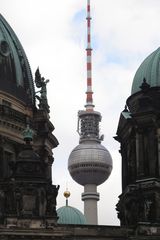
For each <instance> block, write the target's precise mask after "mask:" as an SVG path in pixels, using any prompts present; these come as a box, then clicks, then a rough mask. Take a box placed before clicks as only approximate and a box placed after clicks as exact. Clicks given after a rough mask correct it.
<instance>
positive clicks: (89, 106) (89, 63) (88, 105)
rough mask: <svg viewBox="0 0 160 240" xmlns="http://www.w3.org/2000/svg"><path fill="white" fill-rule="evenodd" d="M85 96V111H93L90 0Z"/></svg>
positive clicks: (88, 5) (88, 6) (89, 8)
mask: <svg viewBox="0 0 160 240" xmlns="http://www.w3.org/2000/svg"><path fill="white" fill-rule="evenodd" d="M86 19H87V48H86V52H87V92H86V94H87V97H86V105H85V107H86V111H93V108H94V105H93V98H92V95H93V92H92V48H91V5H90V0H87V18H86Z"/></svg>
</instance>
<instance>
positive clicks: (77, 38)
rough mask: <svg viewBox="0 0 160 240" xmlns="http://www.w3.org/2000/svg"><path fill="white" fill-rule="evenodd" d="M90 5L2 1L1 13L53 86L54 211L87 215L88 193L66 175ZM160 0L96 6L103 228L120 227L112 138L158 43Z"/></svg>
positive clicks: (80, 103) (82, 85)
mask: <svg viewBox="0 0 160 240" xmlns="http://www.w3.org/2000/svg"><path fill="white" fill-rule="evenodd" d="M86 3H87V0H61V1H60V0H59V1H57V0H0V9H1V14H2V15H3V16H4V17H5V19H6V20H7V21H8V23H9V24H10V25H11V27H12V28H13V29H14V31H15V32H16V34H17V36H18V38H19V40H20V41H21V43H22V45H23V47H24V49H25V52H26V54H27V57H28V60H29V63H30V66H31V70H32V73H33V76H34V73H35V71H36V69H37V67H38V66H39V68H40V72H41V74H42V76H44V77H45V78H47V79H50V82H49V83H48V86H47V87H48V102H49V105H50V110H51V112H50V120H51V121H52V123H53V124H54V126H55V130H54V132H53V133H54V135H55V136H56V137H57V139H58V141H59V146H58V147H57V148H56V149H54V150H53V154H54V158H55V161H54V164H53V184H56V185H57V184H59V185H60V190H59V195H58V199H57V207H58V208H59V207H61V206H63V205H65V199H64V197H63V192H64V191H65V190H66V188H68V190H69V191H70V192H71V196H70V199H69V205H71V206H74V207H76V208H78V209H80V210H81V211H82V212H83V202H82V201H81V193H82V192H83V187H82V186H80V185H78V184H77V183H75V182H74V181H73V180H72V178H71V176H70V175H69V173H68V170H67V161H68V157H69V154H70V153H71V151H72V150H73V148H74V147H76V146H77V145H78V144H79V136H78V134H77V132H76V129H77V112H78V110H83V109H84V105H85V99H86V96H85V92H86V51H85V49H86ZM159 11H160V1H159V0H141V1H140V0H91V14H92V31H91V32H92V48H93V51H92V54H93V58H92V61H93V64H92V65H93V73H92V76H93V91H94V95H93V99H94V104H95V106H96V107H95V110H97V111H99V112H101V114H102V122H101V133H102V134H104V137H105V138H104V141H103V142H102V144H103V145H104V146H105V147H106V148H107V149H108V150H109V151H110V153H111V155H112V159H113V171H112V173H111V176H110V177H109V179H108V180H107V181H106V182H105V183H104V184H102V185H100V186H99V187H98V192H99V193H100V201H99V202H98V211H99V213H98V215H99V224H101V225H118V224H119V221H118V219H117V214H116V210H115V208H116V204H117V202H118V196H119V195H120V194H121V156H120V153H119V148H120V146H119V143H118V142H116V141H115V140H114V138H113V137H114V136H115V135H116V131H117V125H118V121H119V116H120V113H121V111H122V110H123V109H124V106H125V102H126V99H127V98H128V97H129V96H130V94H131V86H132V81H133V78H134V75H135V72H136V70H137V68H138V67H139V65H140V64H141V62H142V61H143V60H144V59H145V58H146V57H147V56H148V55H149V54H150V53H151V52H153V51H154V50H156V49H157V48H158V47H159V45H160V31H159V22H160V14H159Z"/></svg>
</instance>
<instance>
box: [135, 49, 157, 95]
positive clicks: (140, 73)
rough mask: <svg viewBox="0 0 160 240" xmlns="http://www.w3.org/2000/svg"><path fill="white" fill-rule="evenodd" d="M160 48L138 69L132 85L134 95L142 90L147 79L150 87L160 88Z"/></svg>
mask: <svg viewBox="0 0 160 240" xmlns="http://www.w3.org/2000/svg"><path fill="white" fill-rule="evenodd" d="M159 66H160V48H158V49H157V50H156V51H154V52H153V53H151V54H150V55H149V56H148V57H147V58H146V59H145V60H144V61H143V62H142V64H141V65H140V67H139V68H138V70H137V72H136V74H135V77H134V79H133V83H132V92H131V93H132V94H134V93H136V92H139V91H140V90H141V88H140V86H141V85H142V83H143V80H144V79H145V80H146V82H147V83H148V84H149V85H150V87H159V86H160V67H159Z"/></svg>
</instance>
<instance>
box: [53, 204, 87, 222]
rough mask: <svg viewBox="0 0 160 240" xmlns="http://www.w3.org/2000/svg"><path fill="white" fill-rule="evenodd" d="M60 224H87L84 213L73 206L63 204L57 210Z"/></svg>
mask: <svg viewBox="0 0 160 240" xmlns="http://www.w3.org/2000/svg"><path fill="white" fill-rule="evenodd" d="M57 214H58V217H59V219H58V223H59V224H86V219H85V217H84V215H83V214H82V213H81V212H80V211H79V210H78V209H77V208H74V207H71V206H67V205H66V206H63V207H61V208H59V209H58V210H57Z"/></svg>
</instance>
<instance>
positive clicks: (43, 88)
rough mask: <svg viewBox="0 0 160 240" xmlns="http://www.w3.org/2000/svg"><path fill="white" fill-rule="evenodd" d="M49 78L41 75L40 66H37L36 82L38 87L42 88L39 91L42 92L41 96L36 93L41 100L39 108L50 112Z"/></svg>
mask: <svg viewBox="0 0 160 240" xmlns="http://www.w3.org/2000/svg"><path fill="white" fill-rule="evenodd" d="M48 82H49V80H48V79H47V80H45V78H44V77H41V74H40V71H39V68H37V70H36V72H35V83H36V87H37V88H41V90H40V91H38V92H37V93H40V96H38V95H36V98H37V99H38V100H39V105H38V106H39V109H43V110H46V111H47V112H48V113H49V105H48V100H47V87H46V85H47V83H48Z"/></svg>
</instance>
